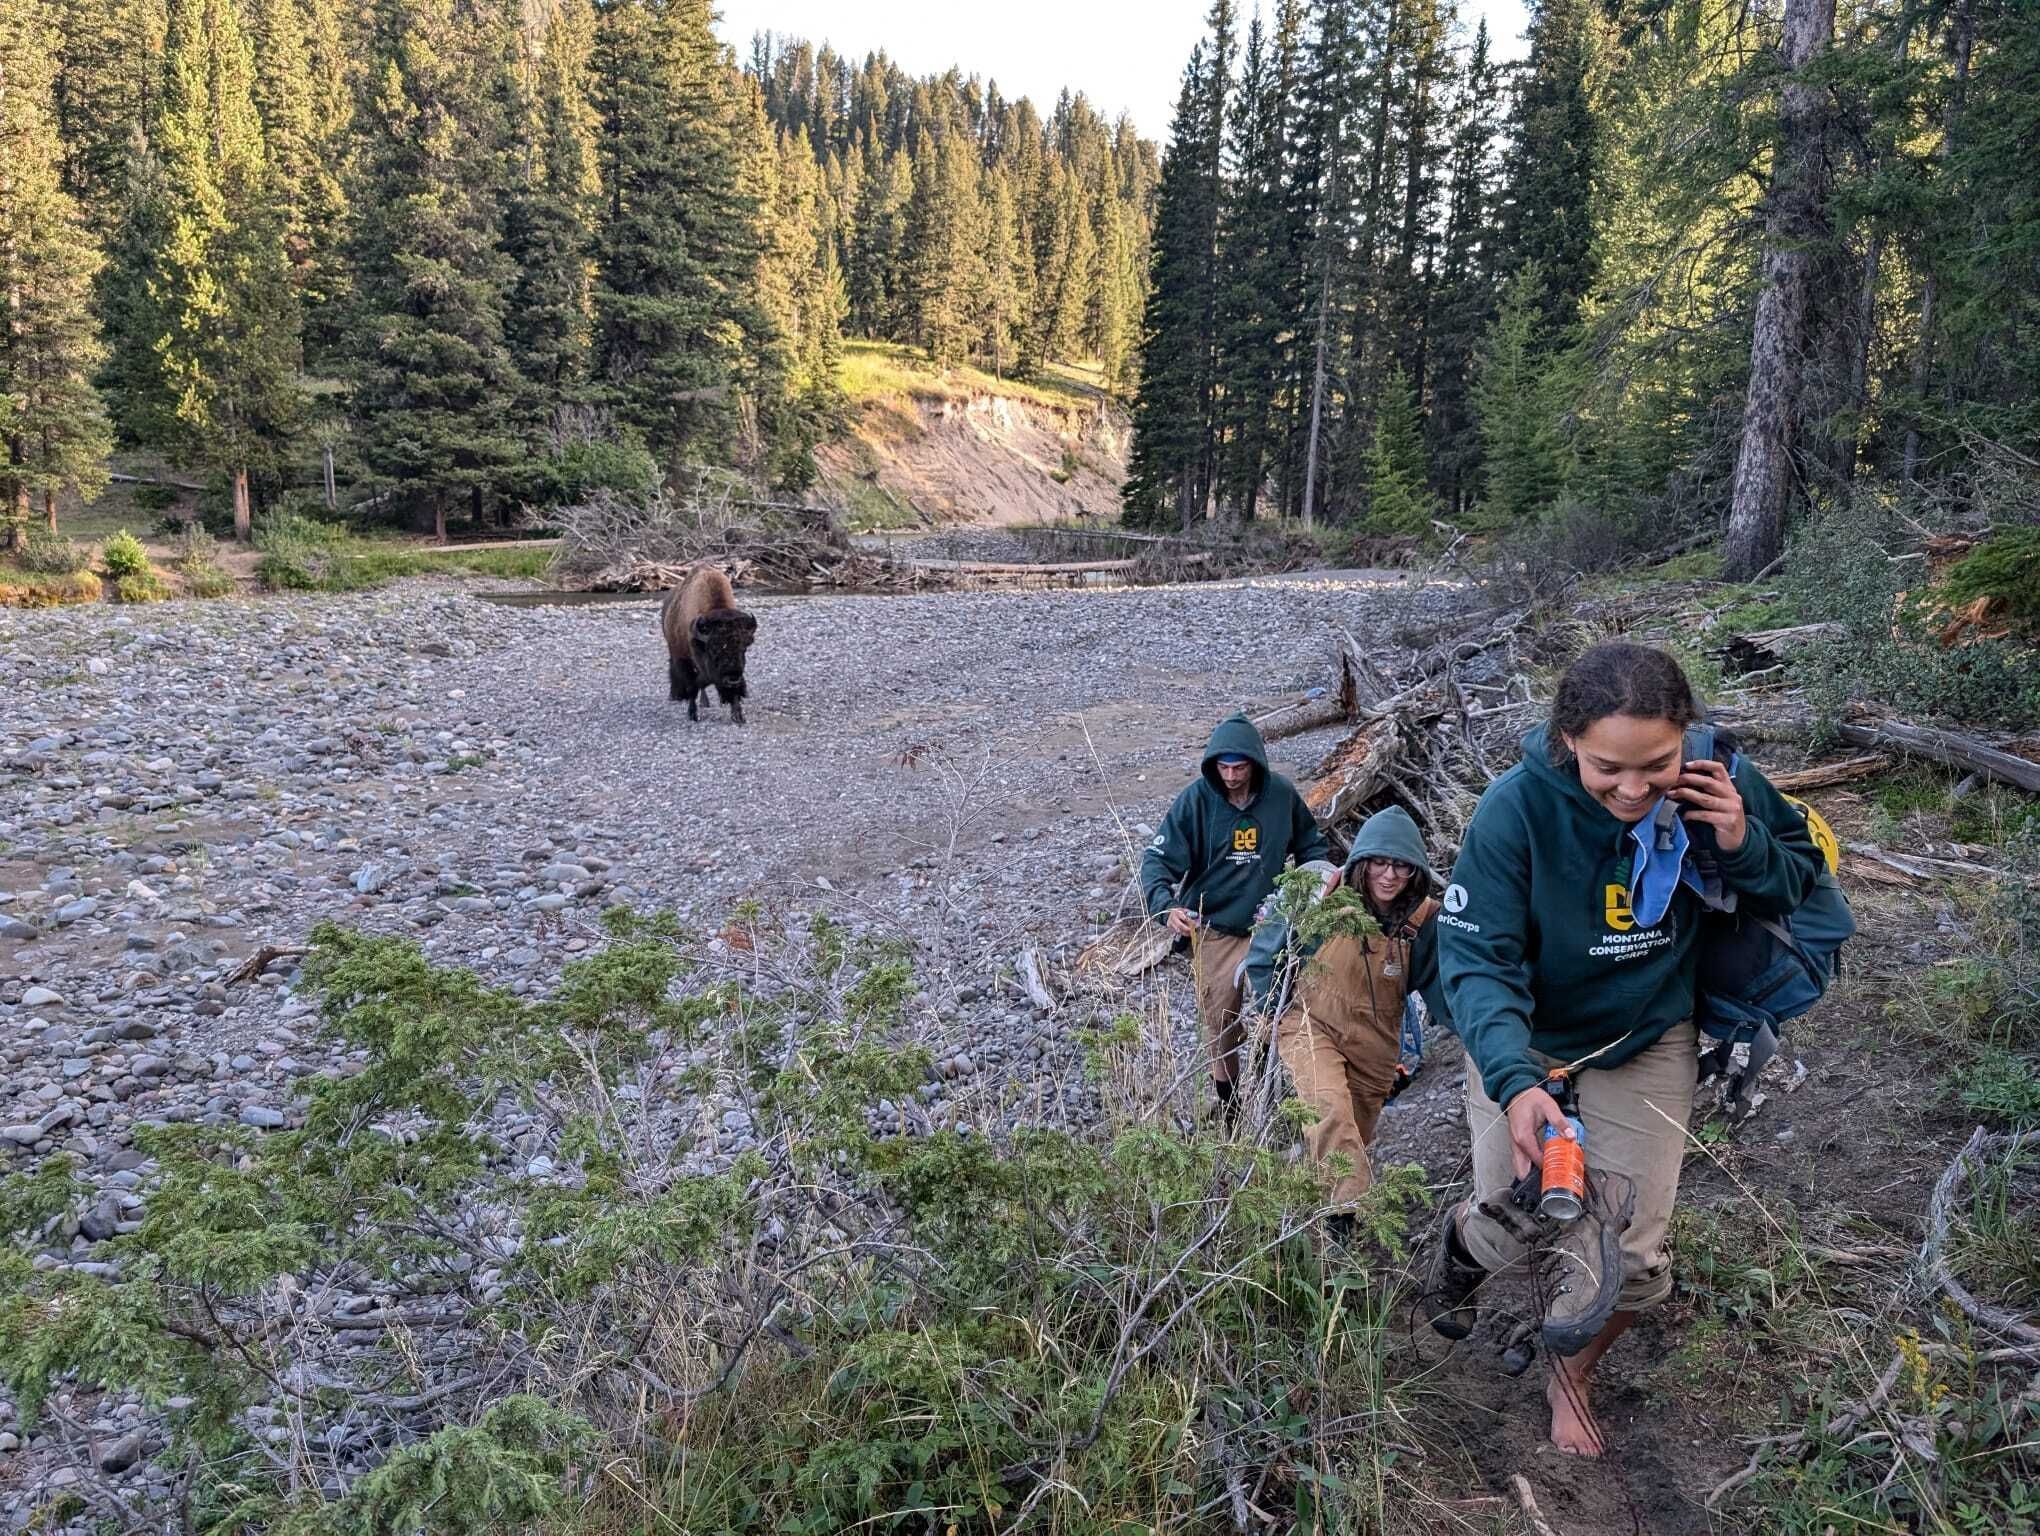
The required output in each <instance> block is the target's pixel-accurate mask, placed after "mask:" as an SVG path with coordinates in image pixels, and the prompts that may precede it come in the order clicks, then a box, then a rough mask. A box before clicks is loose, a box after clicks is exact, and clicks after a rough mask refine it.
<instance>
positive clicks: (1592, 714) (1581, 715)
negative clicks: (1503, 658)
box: [1546, 640, 1700, 766]
mask: <svg viewBox="0 0 2040 1536" xmlns="http://www.w3.org/2000/svg"><path fill="white" fill-rule="evenodd" d="M1610 715H1633V716H1635V717H1636V718H1637V719H1639V720H1669V721H1671V723H1672V724H1674V725H1676V726H1678V727H1679V729H1681V730H1684V729H1685V728H1686V727H1687V726H1689V725H1691V724H1693V723H1694V722H1695V721H1697V720H1698V719H1700V700H1699V699H1698V698H1697V697H1696V696H1695V695H1694V693H1693V685H1692V684H1691V683H1689V682H1687V681H1686V674H1685V672H1684V671H1683V670H1682V669H1681V668H1680V666H1679V664H1678V662H1677V661H1675V660H1674V659H1673V658H1672V657H1671V656H1669V655H1667V654H1666V653H1665V652H1663V651H1660V650H1655V649H1653V648H1652V647H1650V646H1647V645H1635V644H1632V643H1631V642H1630V641H1627V640H1610V641H1607V642H1605V643H1603V644H1601V645H1596V646H1593V647H1591V648H1590V649H1589V650H1587V651H1586V652H1585V654H1583V655H1582V656H1581V657H1580V658H1579V660H1577V661H1575V662H1574V663H1573V664H1572V665H1571V666H1569V667H1567V668H1566V669H1565V676H1564V677H1562V678H1560V679H1559V680H1558V693H1557V695H1556V696H1555V697H1553V699H1552V701H1551V732H1550V740H1549V742H1548V743H1547V748H1546V750H1547V751H1549V753H1550V755H1551V761H1552V764H1553V765H1554V766H1562V765H1564V764H1565V763H1568V762H1570V761H1571V760H1572V749H1571V748H1570V747H1568V746H1567V745H1566V744H1565V740H1566V738H1567V737H1568V736H1571V737H1578V736H1580V735H1582V734H1583V733H1584V732H1585V731H1586V729H1587V728H1588V727H1589V726H1591V725H1592V724H1593V723H1594V722H1595V721H1596V720H1605V719H1607V718H1608V716H1610Z"/></svg>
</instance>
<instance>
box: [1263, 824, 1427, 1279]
mask: <svg viewBox="0 0 2040 1536" xmlns="http://www.w3.org/2000/svg"><path fill="white" fill-rule="evenodd" d="M1342 882H1343V883H1344V884H1345V885H1346V887H1347V888H1348V889H1350V890H1351V891H1353V892H1354V893H1355V894H1356V895H1358V896H1359V897H1360V898H1361V900H1362V901H1363V902H1365V903H1366V906H1367V911H1368V915H1369V916H1371V917H1372V918H1373V919H1374V921H1375V923H1376V925H1377V926H1378V927H1379V929H1380V932H1379V933H1377V934H1372V935H1369V936H1368V937H1366V938H1355V937H1350V936H1346V935H1340V936H1338V937H1335V938H1332V939H1328V940H1326V941H1325V943H1324V944H1323V945H1322V946H1321V947H1320V948H1319V949H1318V950H1317V952H1316V953H1315V954H1314V955H1310V956H1299V957H1298V959H1299V961H1300V963H1299V964H1298V965H1296V966H1295V967H1294V968H1292V969H1290V970H1289V976H1290V978H1291V981H1290V985H1289V989H1288V993H1287V996H1286V997H1285V996H1282V995H1281V990H1282V989H1281V978H1282V974H1283V971H1284V969H1285V968H1284V967H1283V966H1282V964H1281V963H1280V962H1281V958H1282V954H1283V951H1284V950H1285V949H1286V948H1288V947H1289V943H1290V938H1289V933H1288V925H1287V924H1286V923H1283V922H1282V920H1281V919H1280V918H1269V919H1265V920H1264V921H1263V922H1262V924H1261V925H1260V927H1259V928H1257V929H1256V931H1255V936H1254V945H1253V953H1252V954H1251V955H1250V956H1249V959H1248V962H1247V966H1246V971H1247V977H1246V981H1247V988H1248V990H1249V992H1250V993H1251V994H1252V996H1253V998H1254V1000H1255V1002H1256V1004H1257V1005H1258V1006H1261V1007H1270V1006H1272V1007H1279V1008H1280V1009H1281V1010H1282V1011H1281V1013H1280V1015H1279V1017H1278V1018H1277V1020H1276V1024H1275V1048H1276V1050H1277V1051H1278V1052H1279V1053H1280V1054H1281V1057H1282V1062H1283V1065H1284V1066H1286V1067H1288V1068H1289V1075H1290V1077H1291V1078H1292V1079H1293V1080H1294V1082H1295V1084H1296V1094H1297V1097H1298V1098H1300V1099H1302V1100H1303V1102H1304V1103H1305V1104H1307V1105H1309V1106H1310V1107H1311V1109H1313V1110H1315V1111H1316V1113H1317V1119H1316V1120H1315V1121H1313V1122H1312V1123H1311V1124H1310V1125H1309V1126H1308V1127H1307V1128H1306V1129H1305V1131H1304V1146H1305V1150H1306V1151H1307V1152H1308V1153H1309V1155H1310V1158H1311V1160H1312V1161H1313V1162H1315V1163H1316V1164H1318V1165H1319V1166H1320V1167H1321V1168H1324V1169H1325V1170H1326V1174H1327V1177H1328V1179H1329V1180H1330V1185H1331V1189H1330V1197H1329V1200H1328V1204H1329V1205H1330V1206H1331V1207H1332V1211H1331V1215H1330V1216H1329V1217H1328V1218H1327V1219H1326V1226H1327V1229H1328V1230H1329V1231H1330V1233H1331V1234H1332V1236H1333V1237H1335V1238H1339V1239H1344V1238H1347V1237H1350V1236H1351V1235H1352V1232H1353V1226H1354V1217H1353V1212H1352V1208H1353V1207H1354V1206H1355V1205H1356V1204H1358V1202H1359V1200H1360V1197H1361V1196H1362V1195H1363V1194H1365V1193H1366V1192H1367V1189H1368V1187H1369V1186H1370V1185H1371V1184H1372V1183H1373V1171H1372V1169H1371V1168H1370V1167H1369V1164H1368V1149H1369V1148H1370V1147H1371V1146H1372V1145H1373V1144H1374V1134H1375V1127H1376V1125H1377V1124H1378V1123H1379V1121H1380V1119H1381V1109H1382V1106H1383V1105H1384V1104H1386V1103H1387V1102H1388V1101H1389V1100H1390V1099H1391V1098H1393V1097H1394V1096H1395V1095H1396V1094H1397V1093H1398V1092H1399V1091H1400V1090H1401V1086H1402V1084H1403V1083H1404V1082H1406V1081H1407V1071H1406V1069H1405V1067H1404V1065H1403V1062H1402V1053H1403V1039H1404V1011H1405V1009H1406V1008H1407V1007H1408V1004H1409V1000H1410V998H1411V996H1412V995H1413V994H1415V993H1419V992H1425V991H1428V992H1429V993H1430V995H1431V998H1433V999H1435V997H1436V992H1437V980H1438V902H1437V899H1436V898H1435V897H1433V896H1432V894H1431V892H1432V889H1433V888H1434V887H1435V886H1437V885H1439V884H1441V883H1442V882H1441V881H1440V880H1439V879H1438V874H1437V871H1436V870H1434V869H1432V868H1431V863H1430V860H1429V858H1428V857H1427V856H1426V854H1425V851H1424V838H1423V834H1422V833H1421V832H1419V831H1418V830H1417V824H1416V822H1415V821H1414V820H1413V819H1412V818H1411V816H1410V813H1409V812H1408V811H1406V810H1404V809H1403V808H1402V807H1401V806H1399V805H1395V806H1390V807H1389V808H1388V809H1386V810H1383V811H1377V812H1376V813H1375V814H1374V815H1372V816H1370V817H1368V818H1367V821H1366V822H1365V823H1364V824H1363V825H1362V826H1361V828H1360V831H1359V834H1358V835H1357V836H1356V837H1355V838H1354V839H1353V848H1352V851H1351V852H1350V853H1349V854H1348V855H1347V856H1346V864H1345V868H1344V869H1343V870H1340V871H1328V873H1327V878H1326V881H1325V892H1326V893H1327V894H1329V893H1330V892H1331V891H1333V890H1334V889H1336V888H1337V887H1338V885H1339V884H1340V883H1342Z"/></svg>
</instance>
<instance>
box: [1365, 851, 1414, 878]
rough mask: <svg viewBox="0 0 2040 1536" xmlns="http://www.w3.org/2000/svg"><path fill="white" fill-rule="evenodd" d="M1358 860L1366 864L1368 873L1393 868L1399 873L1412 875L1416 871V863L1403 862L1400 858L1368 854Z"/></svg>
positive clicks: (1378, 872) (1376, 872)
mask: <svg viewBox="0 0 2040 1536" xmlns="http://www.w3.org/2000/svg"><path fill="white" fill-rule="evenodd" d="M1360 862H1361V863H1362V864H1364V865H1366V867H1367V872H1368V873H1369V874H1380V873H1382V872H1383V871H1385V870H1394V871H1395V872H1396V873H1397V874H1399V875H1414V874H1415V873H1416V872H1417V866H1416V865H1414V864H1405V863H1404V862H1403V861H1402V860H1401V859H1384V858H1378V857H1375V856H1374V855H1371V854H1370V855H1369V856H1368V857H1367V858H1365V859H1362V860H1361V861H1360Z"/></svg>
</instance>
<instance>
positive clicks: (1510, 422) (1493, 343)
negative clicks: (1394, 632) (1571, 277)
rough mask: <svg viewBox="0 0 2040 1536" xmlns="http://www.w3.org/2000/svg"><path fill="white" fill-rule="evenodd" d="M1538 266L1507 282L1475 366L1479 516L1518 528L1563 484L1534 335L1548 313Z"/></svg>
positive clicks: (1546, 378) (1547, 379)
mask: <svg viewBox="0 0 2040 1536" xmlns="http://www.w3.org/2000/svg"><path fill="white" fill-rule="evenodd" d="M1547 312H1548V311H1547V309H1546V307H1545V299H1544V295H1543V293H1542V292H1541V290H1540V284H1539V280H1538V272H1537V269H1536V268H1535V267H1525V268H1524V269H1523V270H1522V271H1521V272H1519V273H1518V274H1517V275H1516V276H1515V278H1514V279H1512V280H1511V281H1510V283H1509V286H1508V288H1507V290H1506V291H1505V292H1504V293H1503V295H1502V301H1501V307H1500V309H1499V310H1498V311H1497V313H1496V315H1495V322H1494V325H1493V326H1492V327H1491V328H1490V330H1489V332H1488V336H1487V339H1486V341H1485V343H1484V344H1483V345H1482V347H1481V350H1480V355H1479V357H1478V359H1477V362H1476V365H1475V374H1474V385H1473V408H1474V414H1475V417H1476V419H1477V420H1478V422H1479V424H1480V441H1481V457H1482V464H1483V469H1484V478H1485V482H1486V485H1485V494H1484V495H1483V496H1482V498H1481V501H1480V506H1479V521H1480V523H1481V524H1482V525H1483V526H1485V527H1489V528H1511V527H1520V526H1523V525H1525V524H1528V523H1529V522H1531V521H1533V520H1534V519H1535V518H1536V517H1538V516H1539V515H1540V514H1542V513H1543V512H1544V511H1545V510H1546V509H1547V508H1548V507H1550V506H1551V505H1552V503H1553V502H1554V501H1556V499H1557V497H1558V493H1559V489H1560V486H1561V484H1562V482H1563V478H1564V474H1563V458H1562V444H1561V442H1560V439H1559V435H1558V424H1557V411H1556V409H1555V406H1554V399H1553V395H1554V382H1555V381H1554V379H1553V377H1552V375H1551V373H1550V372H1549V371H1548V367H1547V366H1546V365H1545V364H1544V363H1543V362H1542V361H1541V354H1540V349H1539V344H1538V340H1537V335H1538V328H1539V325H1540V323H1541V321H1542V319H1543V317H1544V316H1545V314H1546V313H1547Z"/></svg>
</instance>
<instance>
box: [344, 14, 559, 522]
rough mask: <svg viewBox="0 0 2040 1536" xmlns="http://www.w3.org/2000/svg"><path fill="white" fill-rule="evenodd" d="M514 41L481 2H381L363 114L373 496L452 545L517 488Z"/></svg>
mask: <svg viewBox="0 0 2040 1536" xmlns="http://www.w3.org/2000/svg"><path fill="white" fill-rule="evenodd" d="M509 46H510V39H509V34H508V33H507V32H506V30H505V28H504V23H503V20H502V18H501V16H500V13H498V12H495V11H494V10H493V9H492V8H488V7H486V6H485V5H483V6H478V5H477V4H476V3H474V0H376V4H375V10H374V12H373V16H372V23H371V32H370V45H369V64H368V70H367V75H366V79H365V80H364V82H363V93H362V100H361V105H360V113H359V121H360V124H361V138H360V144H361V153H360V159H359V190H358V192H357V193H356V195H355V197H354V199H353V201H354V206H355V208H356V210H357V215H358V216H357V219H356V223H355V231H354V238H353V243H352V250H353V257H354V269H355V274H356V283H357V287H358V296H357V301H356V302H357V305H358V318H357V320H356V322H355V324H354V327H353V329H352V333H351V336H350V341H351V343H352V349H353V370H354V377H355V385H354V392H353V395H352V398H351V408H352V411H353V414H354V417H355V420H356V422H357V425H358V427H359V433H358V444H359V448H360V452H361V456H362V460H363V463H364V466H365V467H366V469H367V471H368V476H369V480H370V483H371V484H372V485H374V486H377V487H380V488H382V489H384V490H386V491H387V492H388V493H390V494H392V495H394V496H395V497H397V498H398V499H399V500H400V502H402V503H403V504H404V505H407V506H409V507H411V508H412V509H413V510H415V511H418V512H420V513H422V514H424V515H425V516H427V517H429V518H430V520H431V526H432V528H433V531H434V532H435V533H436V534H437V536H438V537H439V538H441V539H444V538H445V537H446V525H447V515H448V513H449V511H450V510H451V509H452V508H453V507H454V506H456V505H458V504H459V502H460V501H461V500H463V499H464V500H465V501H466V503H467V505H468V507H469V509H470V510H471V512H473V513H474V514H475V515H476V517H477V518H479V516H480V514H481V512H482V509H483V507H484V505H485V503H486V500H487V498H488V497H489V495H491V494H492V493H499V492H500V491H502V490H503V489H504V488H505V487H507V486H509V485H511V484H513V483H514V481H515V479H516V477H517V476H518V474H519V473H520V472H521V465H522V461H523V458H524V445H523V443H522V442H521V441H520V439H519V437H518V435H517V432H516V429H515V414H514V411H513V410H512V409H510V407H512V406H513V405H514V403H515V402H516V400H517V399H518V397H519V393H520V390H521V388H522V384H521V381H520V379H519V378H518V375H517V371H516V368H515V365H514V364H513V362H512V360H511V356H510V352H509V348H508V346H507V344H506V342H505V340H504V334H503V321H504V314H505V311H506V309H507V306H508V296H509V291H510V287H511V284H512V281H513V279H514V277H515V270H514V264H513V263H512V262H511V260H510V259H509V258H508V257H507V256H506V255H505V253H504V248H503V216H502V195H503V188H504V185H505V181H506V178H507V171H506V169H505V165H504V158H505V157H504V129H503V124H502V122H501V120H500V112H501V102H502V96H501V92H500V90H499V87H500V84H501V81H502V78H503V69H504V60H505V58H506V54H507V50H508V48H509Z"/></svg>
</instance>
